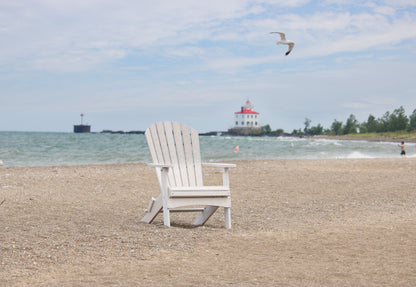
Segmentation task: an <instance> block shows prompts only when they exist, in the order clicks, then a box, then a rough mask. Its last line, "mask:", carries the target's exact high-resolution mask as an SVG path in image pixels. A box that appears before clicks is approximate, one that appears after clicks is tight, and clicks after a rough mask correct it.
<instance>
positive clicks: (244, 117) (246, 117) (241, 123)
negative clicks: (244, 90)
mask: <svg viewBox="0 0 416 287" xmlns="http://www.w3.org/2000/svg"><path fill="white" fill-rule="evenodd" d="M259 117H260V114H259V113H258V112H256V111H254V107H253V105H252V104H251V102H250V101H249V100H247V101H246V103H245V105H244V106H242V107H241V110H240V111H238V112H235V113H234V128H251V129H253V128H260V122H259Z"/></svg>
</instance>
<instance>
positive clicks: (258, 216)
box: [0, 158, 416, 286]
mask: <svg viewBox="0 0 416 287" xmlns="http://www.w3.org/2000/svg"><path fill="white" fill-rule="evenodd" d="M229 162H234V163H236V164H237V167H236V168H235V169H231V170H230V184H231V193H232V196H231V198H232V215H231V216H232V229H231V230H227V229H225V228H224V219H223V212H222V210H219V211H218V212H216V213H215V214H214V215H213V216H212V218H211V219H210V220H209V221H208V222H207V224H206V225H205V226H203V227H193V226H192V222H193V219H194V217H196V216H197V215H194V214H192V213H183V214H182V213H174V214H172V227H170V228H167V227H165V226H163V225H161V223H162V222H163V216H162V215H158V217H157V218H156V220H155V222H154V223H153V224H144V223H141V222H140V219H141V217H142V215H143V210H144V209H145V208H146V207H147V206H148V202H149V200H150V198H151V197H152V196H157V195H158V193H159V192H160V191H159V190H160V189H159V185H158V182H157V178H156V174H155V172H154V169H153V168H151V167H148V166H146V165H145V164H142V163H128V164H104V165H82V166H54V167H5V168H0V203H1V205H0V218H1V219H5V220H0V251H1V253H2V256H1V257H0V266H1V268H0V285H5V286H22V285H30V286H40V285H42V286H43V285H52V286H74V285H76V286H102V285H110V286H112V285H124V286H125V285H134V286H138V285H146V286H154V285H164V286H178V285H188V286H190V285H193V286H196V285H206V286H219V285H244V286H251V285H261V286H279V285H284V286H287V285H288V286H305V285H307V286H322V285H326V286H328V285H329V286H342V285H354V286H369V285H371V286H412V285H413V284H414V282H416V272H415V270H416V258H415V256H414V254H416V220H415V218H416V193H415V192H414V187H415V184H416V169H415V166H416V158H408V159H406V160H404V159H400V158H394V159H344V160H338V159H326V160H313V159H311V160H284V159H279V160H250V161H229ZM204 181H205V184H206V185H217V184H220V183H221V182H222V176H221V173H220V171H219V170H216V169H214V168H210V167H208V168H204Z"/></svg>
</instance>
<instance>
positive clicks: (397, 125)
mask: <svg viewBox="0 0 416 287" xmlns="http://www.w3.org/2000/svg"><path fill="white" fill-rule="evenodd" d="M408 125H409V119H408V118H407V116H406V113H405V111H404V108H403V106H401V107H400V108H398V109H395V110H394V111H393V113H392V114H391V115H390V124H389V130H390V131H392V132H394V131H402V130H407V128H408Z"/></svg>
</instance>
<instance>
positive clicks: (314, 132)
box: [309, 124, 324, 135]
mask: <svg viewBox="0 0 416 287" xmlns="http://www.w3.org/2000/svg"><path fill="white" fill-rule="evenodd" d="M323 132H324V128H323V127H322V126H321V124H318V125H317V126H315V127H311V128H310V129H309V134H310V135H321V134H323Z"/></svg>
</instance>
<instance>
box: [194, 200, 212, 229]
mask: <svg viewBox="0 0 416 287" xmlns="http://www.w3.org/2000/svg"><path fill="white" fill-rule="evenodd" d="M217 209H218V206H213V205H207V206H205V208H204V211H203V212H202V213H201V215H200V216H198V218H197V219H196V220H195V221H194V225H196V226H199V225H204V224H205V222H207V220H208V219H209V218H210V217H211V216H212V215H213V214H214V212H215V211H217Z"/></svg>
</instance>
